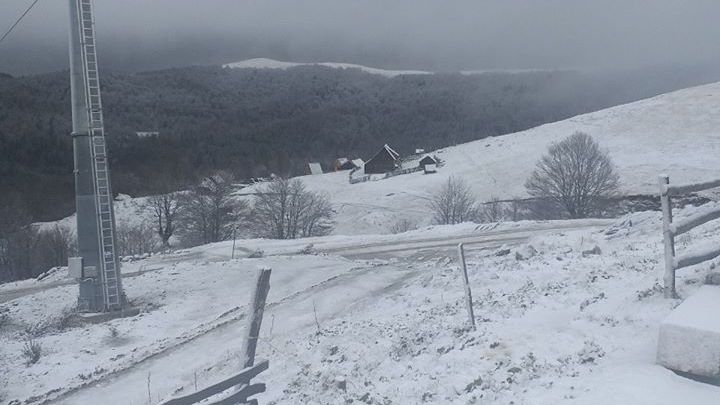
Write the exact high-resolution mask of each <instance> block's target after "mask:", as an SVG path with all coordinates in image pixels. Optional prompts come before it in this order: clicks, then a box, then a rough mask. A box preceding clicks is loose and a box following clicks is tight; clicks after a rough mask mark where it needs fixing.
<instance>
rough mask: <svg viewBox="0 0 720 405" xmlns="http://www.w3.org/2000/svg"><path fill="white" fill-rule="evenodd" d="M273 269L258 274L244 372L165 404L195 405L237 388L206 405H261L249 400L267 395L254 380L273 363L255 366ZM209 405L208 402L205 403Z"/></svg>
mask: <svg viewBox="0 0 720 405" xmlns="http://www.w3.org/2000/svg"><path fill="white" fill-rule="evenodd" d="M271 272H272V270H270V269H260V270H258V273H257V279H256V283H255V284H256V285H255V289H254V291H253V293H252V295H251V299H250V307H249V310H250V314H249V316H248V323H247V328H246V336H245V340H244V342H243V347H242V352H241V355H242V359H241V362H242V367H243V369H242V370H241V371H240V372H239V373H238V374H235V375H233V376H232V377H230V378H227V379H225V380H222V381H220V382H217V383H215V384H212V385H210V386H209V387H206V388H203V389H201V390H200V391H197V392H194V393H192V394H189V395H185V396H182V397H177V398H173V399H171V400H169V401H166V402H163V403H162V404H161V405H195V404H197V403H199V402H202V401H205V400H206V399H208V398H211V397H213V396H215V395H220V394H222V393H225V392H226V391H227V392H230V390H232V389H233V388H234V387H235V391H234V392H232V393H231V394H230V393H226V394H224V395H225V396H224V397H223V398H222V399H218V400H216V401H215V402H209V403H206V405H238V404H257V400H256V399H248V398H249V397H251V396H253V395H256V394H259V393H261V392H265V388H266V387H265V384H251V380H252V379H253V378H254V377H257V375H258V374H260V373H262V372H263V371H265V370H267V369H268V367H269V366H270V363H269V362H268V361H267V360H260V361H259V362H258V363H255V351H256V349H257V342H258V338H259V336H260V326H261V325H262V318H263V313H264V311H265V302H266V301H267V295H268V292H269V291H270V274H271ZM204 404H205V403H204Z"/></svg>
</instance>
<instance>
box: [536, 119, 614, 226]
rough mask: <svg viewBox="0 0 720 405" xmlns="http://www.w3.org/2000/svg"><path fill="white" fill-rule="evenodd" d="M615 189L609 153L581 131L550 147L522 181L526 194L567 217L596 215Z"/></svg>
mask: <svg viewBox="0 0 720 405" xmlns="http://www.w3.org/2000/svg"><path fill="white" fill-rule="evenodd" d="M618 187H619V177H618V175H617V173H615V168H614V165H613V163H612V160H611V159H610V156H609V154H608V153H607V152H605V151H603V150H602V149H600V146H599V145H598V144H597V142H595V140H594V139H593V138H592V137H591V136H589V135H587V134H584V133H582V132H576V133H575V134H573V135H572V136H570V137H568V138H566V139H565V140H563V141H561V142H559V143H555V144H553V145H551V146H550V148H549V150H548V153H547V154H546V155H545V156H543V157H542V158H541V159H540V161H539V162H538V163H537V166H536V168H535V171H534V172H533V174H532V175H531V176H530V178H529V179H528V180H527V181H526V182H525V188H526V189H527V191H528V194H530V195H531V196H533V197H536V198H538V199H541V200H547V201H549V202H551V203H553V204H554V205H556V206H558V207H561V208H563V209H564V210H565V211H567V213H568V215H569V216H570V217H571V218H585V217H587V216H589V215H591V214H592V213H594V212H596V211H597V210H598V208H599V204H600V203H601V202H602V201H603V200H604V199H607V198H608V197H611V196H613V195H614V194H615V193H616V192H617V190H618Z"/></svg>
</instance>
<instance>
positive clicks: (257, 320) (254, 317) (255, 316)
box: [242, 269, 272, 368]
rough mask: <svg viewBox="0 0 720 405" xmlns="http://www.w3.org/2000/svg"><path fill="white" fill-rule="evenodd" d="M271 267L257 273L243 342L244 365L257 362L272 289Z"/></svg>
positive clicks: (249, 365)
mask: <svg viewBox="0 0 720 405" xmlns="http://www.w3.org/2000/svg"><path fill="white" fill-rule="evenodd" d="M271 272H272V270H270V269H260V270H258V274H257V283H256V285H255V291H254V293H253V295H252V301H250V311H251V312H250V315H249V316H248V325H247V337H246V338H245V342H244V343H243V350H242V356H243V360H242V367H243V368H248V367H252V366H253V365H254V364H255V350H256V349H257V341H258V337H259V336H260V326H261V324H262V318H263V313H264V312H265V301H266V300H267V295H268V291H270V273H271Z"/></svg>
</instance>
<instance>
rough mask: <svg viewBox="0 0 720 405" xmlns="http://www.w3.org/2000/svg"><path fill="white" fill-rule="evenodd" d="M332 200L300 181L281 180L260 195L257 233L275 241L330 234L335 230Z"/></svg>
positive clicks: (255, 205) (254, 213)
mask: <svg viewBox="0 0 720 405" xmlns="http://www.w3.org/2000/svg"><path fill="white" fill-rule="evenodd" d="M333 214H334V213H333V210H332V205H331V204H330V199H329V198H328V197H327V196H326V195H323V194H318V193H313V192H310V191H308V190H307V189H306V188H305V185H304V184H303V182H302V181H300V180H298V179H293V180H288V179H277V180H274V181H272V182H270V183H268V184H267V185H266V186H265V188H264V189H262V190H261V191H260V192H258V193H257V195H256V196H255V199H254V201H253V209H252V215H251V216H252V222H253V224H254V227H255V230H256V233H257V234H259V235H260V236H265V237H269V238H274V239H295V238H299V237H306V236H320V235H327V234H328V233H330V232H331V231H332V228H333V222H332V217H333Z"/></svg>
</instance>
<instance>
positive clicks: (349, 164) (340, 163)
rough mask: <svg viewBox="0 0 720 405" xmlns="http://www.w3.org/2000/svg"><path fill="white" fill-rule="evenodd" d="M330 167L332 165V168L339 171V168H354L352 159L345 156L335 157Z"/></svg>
mask: <svg viewBox="0 0 720 405" xmlns="http://www.w3.org/2000/svg"><path fill="white" fill-rule="evenodd" d="M332 167H333V170H335V171H336V172H339V171H341V170H352V169H354V168H355V164H354V163H353V161H352V160H350V159H348V158H346V157H342V158H337V159H335V161H334V162H333V164H332Z"/></svg>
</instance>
